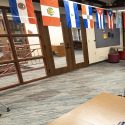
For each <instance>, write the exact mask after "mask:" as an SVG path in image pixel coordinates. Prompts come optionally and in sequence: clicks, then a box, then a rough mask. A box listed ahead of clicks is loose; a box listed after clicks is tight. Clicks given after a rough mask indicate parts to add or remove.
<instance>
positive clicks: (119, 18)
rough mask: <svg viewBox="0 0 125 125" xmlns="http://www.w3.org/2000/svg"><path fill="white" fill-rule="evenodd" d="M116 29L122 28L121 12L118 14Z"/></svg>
mask: <svg viewBox="0 0 125 125" xmlns="http://www.w3.org/2000/svg"><path fill="white" fill-rule="evenodd" d="M116 28H122V15H121V12H117V13H116Z"/></svg>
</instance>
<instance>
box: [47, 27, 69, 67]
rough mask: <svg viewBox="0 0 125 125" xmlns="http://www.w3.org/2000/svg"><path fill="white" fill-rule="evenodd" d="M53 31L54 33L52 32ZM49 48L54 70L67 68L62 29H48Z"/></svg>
mask: <svg viewBox="0 0 125 125" xmlns="http://www.w3.org/2000/svg"><path fill="white" fill-rule="evenodd" d="M53 31H54V32H53ZM49 35H50V40H51V47H52V52H53V58H54V62H55V67H56V68H61V67H65V66H67V62H66V52H65V45H64V40H63V35H62V27H52V26H50V27H49Z"/></svg>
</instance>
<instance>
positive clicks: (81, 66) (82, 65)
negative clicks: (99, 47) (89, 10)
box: [68, 19, 89, 69]
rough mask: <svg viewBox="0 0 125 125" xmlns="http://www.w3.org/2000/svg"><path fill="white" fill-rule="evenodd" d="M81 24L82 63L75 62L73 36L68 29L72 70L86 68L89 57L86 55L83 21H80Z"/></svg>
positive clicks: (86, 46) (85, 36)
mask: <svg viewBox="0 0 125 125" xmlns="http://www.w3.org/2000/svg"><path fill="white" fill-rule="evenodd" d="M80 22H81V35H82V41H81V42H82V50H83V56H84V60H83V61H84V62H81V63H76V61H75V53H74V45H73V36H72V31H71V28H69V35H68V36H69V37H70V48H71V51H72V61H73V62H72V64H73V69H78V68H83V67H87V66H88V65H89V55H88V44H87V33H86V29H85V28H84V26H83V19H80Z"/></svg>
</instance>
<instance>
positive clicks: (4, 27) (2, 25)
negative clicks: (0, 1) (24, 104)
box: [0, 9, 7, 34]
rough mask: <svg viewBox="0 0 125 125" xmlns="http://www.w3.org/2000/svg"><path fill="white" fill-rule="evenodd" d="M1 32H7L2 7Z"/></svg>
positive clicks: (0, 17) (0, 13)
mask: <svg viewBox="0 0 125 125" xmlns="http://www.w3.org/2000/svg"><path fill="white" fill-rule="evenodd" d="M0 34H7V30H6V26H5V22H4V18H3V14H2V11H1V9H0Z"/></svg>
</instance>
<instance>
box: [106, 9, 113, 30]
mask: <svg viewBox="0 0 125 125" xmlns="http://www.w3.org/2000/svg"><path fill="white" fill-rule="evenodd" d="M107 22H108V28H109V29H114V15H113V12H112V11H111V10H107Z"/></svg>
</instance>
